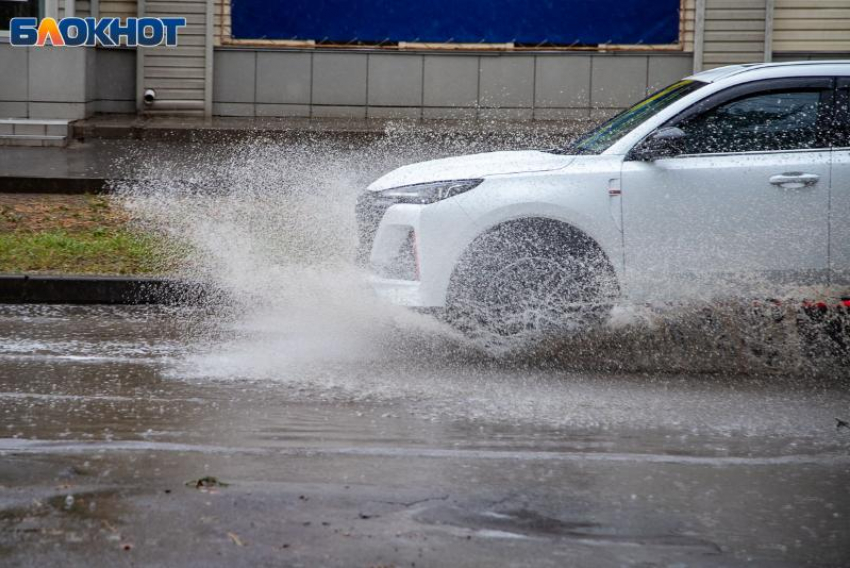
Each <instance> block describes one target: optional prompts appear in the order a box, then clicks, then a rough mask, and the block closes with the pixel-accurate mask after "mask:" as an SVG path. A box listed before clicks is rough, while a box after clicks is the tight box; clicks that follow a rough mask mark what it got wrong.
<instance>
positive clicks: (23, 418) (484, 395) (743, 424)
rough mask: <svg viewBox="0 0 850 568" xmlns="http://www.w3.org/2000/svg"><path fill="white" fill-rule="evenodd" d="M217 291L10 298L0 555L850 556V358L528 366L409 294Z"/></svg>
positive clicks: (597, 559) (366, 559) (35, 561)
mask: <svg viewBox="0 0 850 568" xmlns="http://www.w3.org/2000/svg"><path fill="white" fill-rule="evenodd" d="M206 317H208V316H206V315H205V314H203V313H198V312H192V311H188V310H185V309H174V308H150V307H146V308H141V307H140V308H129V307H121V308H117V307H116V308H106V307H87V308H81V307H3V308H0V415H2V423H0V428H2V432H0V454H2V458H0V486H2V490H0V559H2V563H3V564H4V565H49V564H55V563H59V562H61V563H63V564H65V565H68V564H72V565H98V564H99V565H115V564H116V563H120V564H125V563H126V564H131V563H133V564H142V565H150V564H160V565H174V564H178V563H179V564H197V565H209V564H210V563H220V564H225V563H227V564H233V565H239V564H245V565H249V564H250V565H265V564H270V565H271V564H274V565H281V564H282V565H304V566H307V565H332V566H352V565H353V566H374V565H392V566H411V565H415V566H442V565H461V566H480V565H544V566H546V565H551V566H568V565H569V566H619V565H630V564H636V565H641V564H643V565H681V566H686V565H687V566H715V565H723V566H735V565H744V564H747V565H756V566H786V565H787V566H791V565H801V564H802V565H805V564H809V565H817V566H846V565H847V564H848V563H850V536H848V535H850V530H848V527H850V524H848V523H850V521H848V518H850V517H848V515H850V483H848V479H850V431H848V430H846V429H842V430H837V429H836V427H835V420H834V417H835V416H845V417H846V416H847V415H848V414H850V393H848V390H847V388H846V383H845V382H844V380H843V379H842V378H840V377H839V378H821V379H811V378H805V379H804V378H795V377H782V376H762V377H720V376H716V375H705V376H682V375H661V374H643V375H640V374H605V373H599V372H596V373H584V372H578V371H565V370H558V369H552V368H546V369H544V368H524V367H521V366H519V365H506V364H504V362H498V361H492V360H488V359H487V358H486V357H483V356H482V355H480V354H479V353H476V352H474V350H471V349H469V348H467V347H464V346H463V345H462V342H460V341H459V340H458V339H457V338H454V337H452V336H451V334H446V333H443V331H442V330H440V329H437V327H436V326H435V325H434V324H432V323H429V322H427V321H425V320H423V321H418V320H417V321H414V322H411V321H408V320H405V319H404V318H408V317H412V316H408V315H403V316H400V318H401V319H396V320H394V323H393V324H391V325H390V324H388V325H390V327H392V326H393V325H395V326H401V327H402V328H405V327H406V329H398V328H394V329H387V330H384V333H385V336H382V337H381V338H377V339H376V338H370V341H371V340H375V341H378V340H380V341H379V343H380V348H370V349H366V348H363V347H362V346H361V345H359V344H358V343H357V342H356V341H354V342H353V343H351V344H349V345H346V346H345V348H340V349H338V350H337V351H336V352H334V351H333V350H328V349H326V348H325V347H326V346H323V347H322V349H317V350H316V352H315V354H313V353H312V352H311V350H310V345H309V344H308V343H305V341H304V333H297V334H296V333H294V331H293V329H291V328H288V327H287V325H286V322H279V325H274V324H272V323H271V322H265V323H266V324H267V325H265V324H262V325H254V326H253V327H252V328H251V329H245V328H244V325H243V324H244V322H243V324H238V325H235V326H234V327H233V328H232V330H231V331H232V336H229V337H222V336H221V335H222V333H221V332H222V327H221V326H213V327H211V328H210V329H212V330H214V333H213V332H212V331H211V332H210V333H206V332H205V331H206V330H205V328H204V320H205V318H206ZM240 325H242V327H239V326H240ZM411 326H414V327H416V334H412V332H410V327H411ZM406 334H407V335H406ZM414 335H415V336H416V337H418V338H420V341H418V342H414V341H413V339H412V338H413V336H414ZM187 337H193V338H204V339H202V340H201V339H197V340H187V339H186V338H187ZM343 339H344V338H342V337H338V338H335V339H334V341H335V344H336V345H339V344H340V342H341V341H343ZM319 353H326V355H325V356H318V354H319ZM204 476H215V477H216V478H217V479H219V480H221V481H224V482H227V483H228V484H229V485H227V486H226V487H225V486H222V487H217V488H211V489H205V490H198V489H197V488H195V487H189V486H186V485H185V482H187V481H189V480H193V479H198V478H201V477H204Z"/></svg>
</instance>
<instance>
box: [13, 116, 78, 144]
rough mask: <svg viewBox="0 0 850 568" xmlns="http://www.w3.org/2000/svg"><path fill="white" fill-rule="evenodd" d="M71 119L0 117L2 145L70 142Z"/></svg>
mask: <svg viewBox="0 0 850 568" xmlns="http://www.w3.org/2000/svg"><path fill="white" fill-rule="evenodd" d="M70 124H71V121H70V120H58V119H35V118H3V119H0V146H52V147H56V146H58V147H62V146H65V145H66V144H67V142H68V138H69V136H68V135H69V133H70Z"/></svg>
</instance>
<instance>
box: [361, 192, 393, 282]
mask: <svg viewBox="0 0 850 568" xmlns="http://www.w3.org/2000/svg"><path fill="white" fill-rule="evenodd" d="M394 204H395V202H394V201H392V200H391V199H381V198H380V197H378V196H376V195H375V194H373V193H372V192H366V193H363V194H361V195H360V197H358V198H357V205H356V207H355V214H356V215H357V237H358V246H357V262H358V263H359V264H361V265H362V266H366V265H367V264H368V263H369V256H370V255H371V253H372V244H373V243H374V242H375V233H377V232H378V225H380V224H381V219H383V218H384V214H385V213H386V212H387V209H389V208H390V207H392V206H393V205H394Z"/></svg>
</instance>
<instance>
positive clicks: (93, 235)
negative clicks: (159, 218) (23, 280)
mask: <svg viewBox="0 0 850 568" xmlns="http://www.w3.org/2000/svg"><path fill="white" fill-rule="evenodd" d="M172 248H173V247H170V246H168V244H167V243H165V242H163V241H162V240H161V239H157V238H155V237H153V236H151V235H146V234H143V233H141V232H139V231H136V230H134V228H133V227H132V223H131V222H130V218H129V215H128V214H127V212H126V211H125V210H124V209H123V208H122V207H121V206H120V204H119V203H116V202H115V201H113V200H111V199H109V198H107V197H105V196H102V195H53V194H0V273H11V274H22V273H53V274H103V275H132V274H139V275H145V274H165V273H167V272H169V269H170V268H171V267H172V265H173V262H169V260H168V258H169V251H170V252H171V253H172V254H171V259H172V260H173V259H174V258H175V257H174V251H173V250H171V249H172Z"/></svg>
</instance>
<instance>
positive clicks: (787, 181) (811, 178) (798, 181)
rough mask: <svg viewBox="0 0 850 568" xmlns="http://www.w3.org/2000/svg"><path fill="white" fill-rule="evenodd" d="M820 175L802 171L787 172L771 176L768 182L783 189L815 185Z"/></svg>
mask: <svg viewBox="0 0 850 568" xmlns="http://www.w3.org/2000/svg"><path fill="white" fill-rule="evenodd" d="M819 179H820V176H819V175H817V174H804V173H802V172H789V173H785V174H777V175H775V176H771V178H770V183H772V184H773V185H778V186H780V187H784V188H785V189H800V188H802V187H809V186H810V185H815V184H816V183H817V182H818V180H819Z"/></svg>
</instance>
